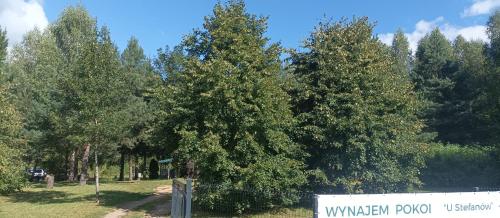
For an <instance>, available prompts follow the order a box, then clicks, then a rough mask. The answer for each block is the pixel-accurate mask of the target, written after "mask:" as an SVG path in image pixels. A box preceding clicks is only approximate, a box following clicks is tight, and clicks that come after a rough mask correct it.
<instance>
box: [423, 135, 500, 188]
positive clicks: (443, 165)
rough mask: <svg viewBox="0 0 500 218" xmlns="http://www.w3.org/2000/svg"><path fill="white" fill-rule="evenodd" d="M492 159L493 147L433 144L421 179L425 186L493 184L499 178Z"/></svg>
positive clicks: (467, 186)
mask: <svg viewBox="0 0 500 218" xmlns="http://www.w3.org/2000/svg"><path fill="white" fill-rule="evenodd" d="M495 162H496V157H495V149H494V148H493V147H477V146H464V145H455V144H449V145H442V144H434V145H433V146H432V147H431V149H430V152H429V153H428V156H427V161H426V164H427V167H426V168H425V169H424V170H423V171H422V182H423V183H424V185H425V187H427V188H444V187H454V188H458V187H461V188H472V187H490V186H495V185H497V184H498V180H499V179H500V177H499V176H500V174H499V173H498V170H497V169H498V168H497V165H496V163H495Z"/></svg>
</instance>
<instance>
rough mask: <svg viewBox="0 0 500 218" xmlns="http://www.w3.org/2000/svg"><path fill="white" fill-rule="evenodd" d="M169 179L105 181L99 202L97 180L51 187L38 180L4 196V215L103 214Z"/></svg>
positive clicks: (1, 211) (1, 212)
mask: <svg viewBox="0 0 500 218" xmlns="http://www.w3.org/2000/svg"><path fill="white" fill-rule="evenodd" d="M165 184H171V181H169V180H150V181H147V180H146V181H140V182H135V183H117V182H109V183H103V184H101V203H100V204H99V205H96V203H95V187H94V185H93V184H89V185H86V186H79V185H78V184H76V183H56V185H55V187H54V189H52V190H48V189H46V188H45V187H44V185H41V184H34V185H31V187H28V188H26V189H24V190H23V192H19V193H14V194H10V195H7V196H0V217H103V216H104V215H105V214H106V213H108V212H111V211H113V210H114V209H116V208H117V207H118V206H119V205H121V204H123V203H124V202H128V201H134V200H139V199H142V198H145V197H147V196H148V195H150V194H151V193H153V192H154V188H155V187H157V186H160V185H165Z"/></svg>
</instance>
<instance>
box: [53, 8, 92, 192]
mask: <svg viewBox="0 0 500 218" xmlns="http://www.w3.org/2000/svg"><path fill="white" fill-rule="evenodd" d="M50 31H51V32H52V34H53V35H54V37H55V40H56V44H57V48H58V50H59V51H60V52H61V55H62V59H63V67H64V70H63V72H64V73H63V74H61V75H60V76H59V80H58V83H57V90H60V92H59V95H58V96H57V97H56V98H57V99H59V100H60V101H61V102H60V107H59V110H58V113H57V114H58V116H57V118H58V122H59V124H60V125H58V126H57V129H59V130H61V131H60V135H62V136H63V137H64V139H65V140H66V141H67V142H68V144H70V145H71V150H72V152H71V153H72V155H71V157H75V158H76V156H77V154H78V153H79V151H80V153H81V154H82V165H81V170H80V173H81V174H80V184H81V185H84V184H86V181H87V174H88V173H87V169H88V159H89V155H90V150H89V149H90V147H89V146H88V144H85V143H86V142H85V138H84V137H83V134H82V129H83V126H85V125H87V123H83V122H81V120H80V119H79V117H80V116H81V113H80V111H81V110H82V105H81V100H80V96H79V94H80V93H78V91H79V86H80V85H81V84H80V83H81V82H83V81H79V80H78V79H77V76H78V75H79V74H84V73H85V71H84V66H83V62H82V59H83V55H84V47H85V46H87V47H88V46H89V45H90V46H91V43H93V44H94V45H95V44H96V41H97V32H98V31H97V25H96V21H95V19H93V18H91V17H90V15H89V14H88V12H87V11H86V10H85V9H84V8H83V7H81V6H78V7H68V8H66V9H65V10H64V12H63V13H62V14H61V15H60V16H59V18H58V19H57V20H56V22H55V23H54V24H53V25H52V26H51V27H50ZM73 154H74V155H73ZM70 162H71V163H73V164H72V166H71V168H73V170H72V171H73V172H74V171H78V170H77V169H76V167H77V163H78V161H77V160H75V159H72V158H71V161H70Z"/></svg>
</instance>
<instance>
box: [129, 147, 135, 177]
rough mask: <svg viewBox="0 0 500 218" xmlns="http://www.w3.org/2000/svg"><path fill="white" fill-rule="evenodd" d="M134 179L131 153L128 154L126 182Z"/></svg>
mask: <svg viewBox="0 0 500 218" xmlns="http://www.w3.org/2000/svg"><path fill="white" fill-rule="evenodd" d="M133 179H134V166H133V164H132V152H129V153H128V180H129V181H132V180H133Z"/></svg>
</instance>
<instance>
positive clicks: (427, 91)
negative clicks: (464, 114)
mask: <svg viewBox="0 0 500 218" xmlns="http://www.w3.org/2000/svg"><path fill="white" fill-rule="evenodd" d="M455 70H456V68H455V65H454V58H453V48H452V46H451V44H450V42H449V41H448V40H447V39H446V38H445V36H444V35H443V34H442V33H441V32H440V31H439V29H435V30H433V31H432V32H431V33H430V34H427V35H426V36H425V37H424V38H422V39H421V40H420V42H419V44H418V48H417V52H416V54H415V68H414V71H413V72H412V74H411V78H412V80H413V83H414V84H415V90H416V91H417V93H418V94H419V96H420V97H421V98H422V100H424V101H425V103H426V107H425V109H424V110H423V111H422V112H420V114H419V115H420V117H421V118H422V119H424V120H425V124H426V128H425V132H426V133H430V134H432V135H435V134H438V133H439V132H437V131H438V125H439V122H440V117H439V114H440V113H441V112H442V111H443V110H444V106H443V105H444V104H445V102H446V101H447V100H448V99H449V97H450V95H451V94H452V89H453V85H454V83H453V80H452V79H451V77H452V75H453V73H454V72H455ZM428 137H429V138H432V137H433V136H428Z"/></svg>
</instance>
